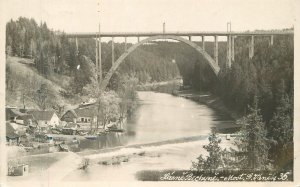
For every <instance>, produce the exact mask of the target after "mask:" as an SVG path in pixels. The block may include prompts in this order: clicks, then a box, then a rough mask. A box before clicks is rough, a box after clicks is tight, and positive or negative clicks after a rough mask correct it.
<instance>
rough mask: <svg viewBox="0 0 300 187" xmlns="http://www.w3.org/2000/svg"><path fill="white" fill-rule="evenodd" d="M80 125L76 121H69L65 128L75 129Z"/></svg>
mask: <svg viewBox="0 0 300 187" xmlns="http://www.w3.org/2000/svg"><path fill="white" fill-rule="evenodd" d="M79 126H80V125H78V124H76V123H68V124H67V125H66V126H65V127H64V128H65V129H75V128H77V127H79Z"/></svg>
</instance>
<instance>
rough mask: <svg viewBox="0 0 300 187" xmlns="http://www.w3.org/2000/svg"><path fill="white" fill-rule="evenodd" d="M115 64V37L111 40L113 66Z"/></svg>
mask: <svg viewBox="0 0 300 187" xmlns="http://www.w3.org/2000/svg"><path fill="white" fill-rule="evenodd" d="M114 63H115V44H114V37H112V38H111V65H112V66H113V65H114Z"/></svg>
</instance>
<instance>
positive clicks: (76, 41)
mask: <svg viewBox="0 0 300 187" xmlns="http://www.w3.org/2000/svg"><path fill="white" fill-rule="evenodd" d="M75 43H76V55H78V53H79V51H78V40H77V37H76V38H75Z"/></svg>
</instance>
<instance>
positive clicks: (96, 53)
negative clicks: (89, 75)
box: [95, 38, 99, 78]
mask: <svg viewBox="0 0 300 187" xmlns="http://www.w3.org/2000/svg"><path fill="white" fill-rule="evenodd" d="M95 42H96V43H95V45H96V51H95V55H96V56H95V59H96V60H95V65H96V74H97V78H98V70H99V67H98V38H95Z"/></svg>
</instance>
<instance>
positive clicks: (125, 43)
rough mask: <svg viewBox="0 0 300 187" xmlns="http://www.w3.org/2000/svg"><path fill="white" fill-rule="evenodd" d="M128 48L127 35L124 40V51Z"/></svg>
mask: <svg viewBox="0 0 300 187" xmlns="http://www.w3.org/2000/svg"><path fill="white" fill-rule="evenodd" d="M126 50H127V37H125V41H124V51H126Z"/></svg>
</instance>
